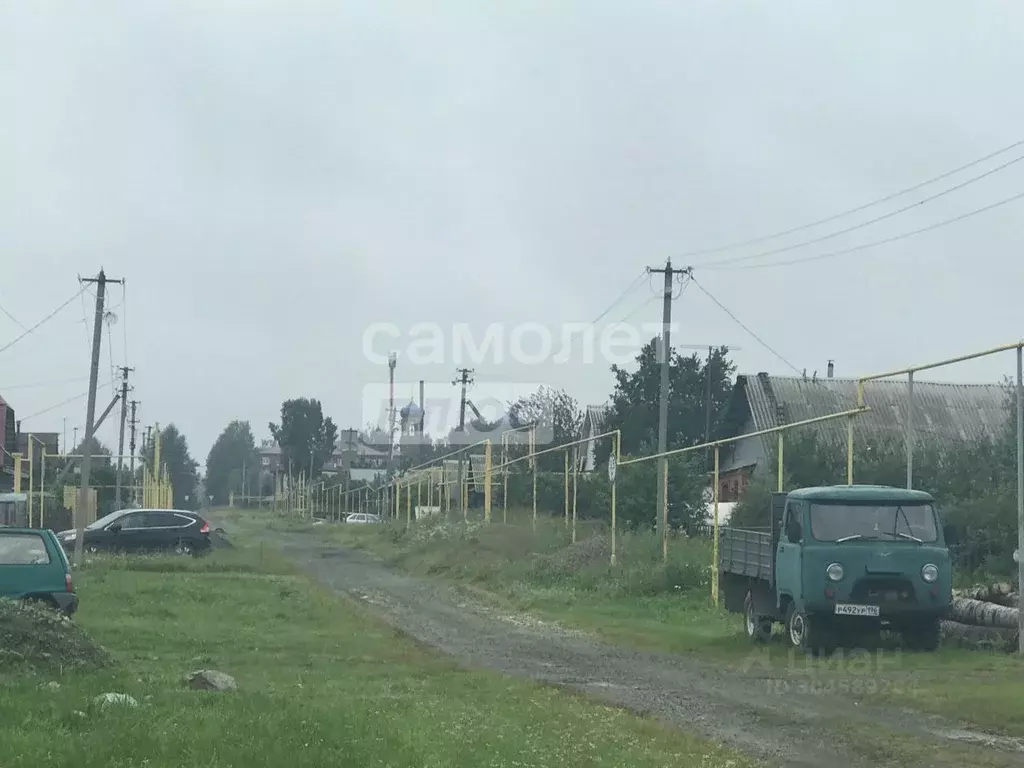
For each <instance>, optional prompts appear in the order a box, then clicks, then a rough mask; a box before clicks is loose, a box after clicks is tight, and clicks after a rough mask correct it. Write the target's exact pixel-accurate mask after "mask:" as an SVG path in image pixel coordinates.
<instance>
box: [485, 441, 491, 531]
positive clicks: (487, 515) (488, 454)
mask: <svg viewBox="0 0 1024 768" xmlns="http://www.w3.org/2000/svg"><path fill="white" fill-rule="evenodd" d="M484 522H487V523H489V522H491V441H490V440H488V441H487V442H485V443H484Z"/></svg>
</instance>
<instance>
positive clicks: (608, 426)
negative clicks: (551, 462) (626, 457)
mask: <svg viewBox="0 0 1024 768" xmlns="http://www.w3.org/2000/svg"><path fill="white" fill-rule="evenodd" d="M657 346H658V340H657V339H651V340H650V341H649V342H648V343H647V344H645V345H644V347H643V349H641V350H640V354H638V355H637V357H636V362H637V368H636V370H634V371H629V370H626V369H625V368H621V367H619V366H617V365H613V366H612V367H611V370H612V373H613V374H614V376H615V390H614V392H613V393H612V398H611V399H612V402H611V408H610V409H609V412H608V415H607V416H606V418H605V424H604V430H605V431H611V430H614V429H618V430H620V433H621V435H622V446H621V450H622V453H623V454H630V455H641V454H650V453H654V452H655V451H657V447H658V403H659V400H660V393H661V363H660V361H659V359H658V352H657ZM735 371H736V367H735V366H734V365H733V363H732V362H731V361H730V360H729V350H728V348H727V347H719V348H718V349H714V350H712V352H711V355H710V357H709V358H702V357H701V356H700V355H697V354H693V355H689V356H687V357H684V356H683V355H681V354H680V353H679V352H675V351H674V352H673V354H672V358H671V360H670V361H669V402H668V434H667V448H668V450H673V449H676V448H685V447H686V446H691V445H699V444H700V443H703V442H704V437H705V434H706V433H710V434H711V435H713V434H714V429H715V426H716V424H717V422H718V418H719V414H720V413H721V412H722V411H723V410H724V407H725V405H726V403H727V401H728V399H729V395H730V394H731V392H732V376H733V373H735ZM709 380H710V381H709ZM709 383H710V387H709ZM709 389H710V392H709ZM709 395H710V397H709ZM709 416H710V419H709ZM709 421H710V430H708V427H709ZM602 443H604V444H603V445H598V446H597V451H596V453H597V458H598V461H599V462H600V463H604V462H605V461H607V458H608V454H609V453H610V451H611V445H610V444H608V441H602Z"/></svg>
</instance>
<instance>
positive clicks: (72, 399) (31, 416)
mask: <svg viewBox="0 0 1024 768" xmlns="http://www.w3.org/2000/svg"><path fill="white" fill-rule="evenodd" d="M107 386H108V385H107V384H106V383H103V384H100V385H99V386H98V387H97V388H98V389H105V388H106V387H107ZM88 394H89V392H88V390H86V391H85V392H82V393H80V394H77V395H75V396H74V397H69V398H68V399H67V400H61V401H60V402H59V403H57V404H56V405H51V406H50V407H49V408H43V410H41V411H36V412H35V413H31V414H29V415H28V416H22V417H21V418H20V419H19V421H27V420H28V419H34V418H35V417H36V416H42V415H43V414H44V413H49V412H50V411H55V410H57V409H58V408H60V407H61V406H64V405H69V404H70V403H73V402H75V401H76V400H81V399H82V398H83V397H86V396H87V395H88Z"/></svg>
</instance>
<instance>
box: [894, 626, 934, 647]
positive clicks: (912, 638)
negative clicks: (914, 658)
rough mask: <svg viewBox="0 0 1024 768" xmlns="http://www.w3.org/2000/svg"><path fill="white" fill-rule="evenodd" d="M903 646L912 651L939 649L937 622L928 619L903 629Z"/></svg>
mask: <svg viewBox="0 0 1024 768" xmlns="http://www.w3.org/2000/svg"><path fill="white" fill-rule="evenodd" d="M901 634H902V635H903V642H904V644H905V645H906V646H907V647H908V648H909V649H910V650H912V651H936V650H938V648H939V620H938V619H929V620H927V621H924V622H921V623H920V624H913V625H910V626H907V627H904V628H903V631H902V632H901Z"/></svg>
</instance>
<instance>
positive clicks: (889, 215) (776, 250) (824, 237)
mask: <svg viewBox="0 0 1024 768" xmlns="http://www.w3.org/2000/svg"><path fill="white" fill-rule="evenodd" d="M1022 160H1024V155H1020V156H1019V157H1015V158H1014V159H1013V160H1009V161H1007V162H1005V163H1003V164H1002V165H999V166H996V167H995V168H992V169H990V170H988V171H985V173H982V174H979V175H978V176H972V177H971V178H969V179H967V180H966V181H962V182H960V183H959V184H956V185H955V186H952V187H948V188H946V189H943V190H941V191H939V192H936V193H935V194H934V195H929V196H928V197H925V198H922V199H921V200H918V201H916V202H913V203H911V204H910V205H905V206H903V207H902V208H897V209H896V210H895V211H889V212H888V213H883V214H882V215H881V216H876V217H875V218H873V219H868V220H867V221H862V222H861V223H859V224H854V225H852V226H849V227H846V228H845V229H840V230H836V231H835V232H829V233H828V234H825V235H821V236H819V237H812V238H811V239H809V240H802V241H800V242H799V243H793V244H792V245H784V246H780V247H779V248H772V249H770V250H767V251H759V252H758V253H751V254H748V255H746V256H734V257H732V258H729V259H724V260H721V261H713V262H706V263H704V264H697V265H695V266H697V267H708V266H722V265H725V264H734V263H737V262H741V261H750V260H752V259H759V258H762V257H764V256H774V255H775V254H778V253H785V252H786V251H794V250H796V249H797V248H804V247H806V246H808V245H814V244H815V243H821V242H824V241H825V240H831V239H832V238H835V237H839V236H840V235H846V234H849V233H850V232H855V231H856V230H858V229H863V228H864V227H869V226H871V225H872V224H877V223H878V222H880V221H885V220H886V219H891V218H892V217H893V216H898V215H899V214H901V213H906V212H907V211H909V210H912V209H914V208H918V207H920V206H922V205H924V204H926V203H930V202H931V201H933V200H937V199H938V198H940V197H943V196H945V195H948V194H950V193H952V192H956V191H958V190H960V189H963V188H964V187H966V186H968V185H970V184H973V183H975V182H976V181H981V180H982V179H984V178H987V177H988V176H991V175H992V174H994V173H998V172H999V171H1001V170H1004V169H1005V168H1009V167H1010V166H1011V165H1014V164H1015V163H1019V162H1021V161H1022Z"/></svg>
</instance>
